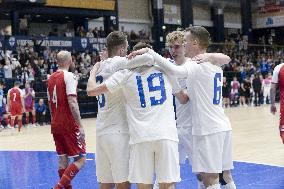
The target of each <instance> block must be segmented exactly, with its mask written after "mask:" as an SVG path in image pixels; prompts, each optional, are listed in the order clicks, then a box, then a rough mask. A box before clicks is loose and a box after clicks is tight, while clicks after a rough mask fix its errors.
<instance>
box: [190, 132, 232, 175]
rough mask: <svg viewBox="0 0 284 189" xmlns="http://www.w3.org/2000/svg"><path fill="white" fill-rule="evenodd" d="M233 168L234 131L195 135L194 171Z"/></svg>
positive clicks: (214, 170)
mask: <svg viewBox="0 0 284 189" xmlns="http://www.w3.org/2000/svg"><path fill="white" fill-rule="evenodd" d="M233 168H234V167H233V160H232V131H226V132H219V133H214V134H211V135H204V136H193V154H192V172H194V173H200V172H203V173H221V172H222V171H224V170H230V169H233Z"/></svg>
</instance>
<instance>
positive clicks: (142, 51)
mask: <svg viewBox="0 0 284 189" xmlns="http://www.w3.org/2000/svg"><path fill="white" fill-rule="evenodd" d="M148 51H149V48H143V49H140V50H137V51H133V52H132V53H130V54H129V55H128V56H127V58H128V59H132V58H135V57H136V56H138V55H142V54H145V53H147V52H148Z"/></svg>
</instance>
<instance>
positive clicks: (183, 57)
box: [174, 56, 186, 65]
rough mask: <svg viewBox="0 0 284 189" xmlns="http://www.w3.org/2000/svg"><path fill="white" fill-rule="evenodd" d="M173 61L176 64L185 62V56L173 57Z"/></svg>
mask: <svg viewBox="0 0 284 189" xmlns="http://www.w3.org/2000/svg"><path fill="white" fill-rule="evenodd" d="M174 61H175V63H176V64H177V65H182V64H183V63H185V61H186V57H185V56H181V57H177V58H175V60H174Z"/></svg>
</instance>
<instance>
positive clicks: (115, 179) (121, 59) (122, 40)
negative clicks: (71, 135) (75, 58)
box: [87, 32, 152, 189]
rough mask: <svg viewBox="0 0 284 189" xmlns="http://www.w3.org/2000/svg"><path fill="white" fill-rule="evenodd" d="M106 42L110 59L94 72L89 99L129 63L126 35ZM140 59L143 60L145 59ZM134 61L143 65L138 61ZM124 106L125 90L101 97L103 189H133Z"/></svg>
mask: <svg viewBox="0 0 284 189" xmlns="http://www.w3.org/2000/svg"><path fill="white" fill-rule="evenodd" d="M106 40H107V51H108V57H109V58H107V59H106V60H105V61H103V62H101V63H100V64H99V66H98V65H97V66H95V67H94V69H93V70H92V72H91V75H90V78H89V81H88V88H87V92H88V95H89V96H93V93H92V89H93V88H94V87H96V82H98V83H102V82H103V81H105V80H106V79H108V78H109V77H110V76H111V75H112V74H113V73H114V72H115V71H116V68H118V67H121V65H122V64H125V65H126V63H127V59H126V58H125V56H126V53H127V47H128V42H127V38H126V36H125V35H124V34H123V33H122V32H112V33H110V34H109V35H108V36H107V38H106ZM144 57H146V59H145V58H144V59H143V61H142V63H143V64H145V61H144V60H146V61H147V56H144ZM148 57H149V56H148ZM137 58H138V60H139V58H140V59H141V57H137ZM148 60H152V58H151V57H150V59H149V58H148ZM133 61H136V62H138V63H139V61H137V59H135V60H134V59H133ZM130 65H131V66H133V63H131V62H130ZM97 69H99V70H97ZM124 103H125V102H124V96H123V93H122V90H117V91H116V92H114V93H105V94H103V95H100V96H99V97H98V115H97V122H96V136H97V137H96V175H97V180H98V182H99V183H100V188H103V189H111V188H112V186H113V184H112V183H115V184H116V186H117V188H119V189H124V188H129V187H130V185H129V183H128V169H129V166H128V165H129V131H128V124H127V120H126V110H125V105H124Z"/></svg>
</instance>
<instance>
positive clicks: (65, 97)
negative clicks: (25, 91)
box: [48, 51, 86, 189]
mask: <svg viewBox="0 0 284 189" xmlns="http://www.w3.org/2000/svg"><path fill="white" fill-rule="evenodd" d="M57 64H58V70H57V71H56V72H55V73H53V74H52V75H51V76H50V78H49V79H48V99H49V106H50V111H51V112H50V113H51V133H52V134H53V139H54V142H55V146H56V152H57V154H58V156H59V169H58V174H59V177H60V180H59V182H58V183H57V184H56V186H55V189H63V188H65V189H71V188H72V185H71V180H72V179H73V178H74V177H75V175H76V174H77V173H78V172H79V170H80V169H81V167H82V166H83V165H84V164H85V161H86V156H85V155H86V149H85V146H86V145H85V133H84V129H83V126H82V123H81V117H80V111H79V106H78V102H77V92H76V90H77V80H76V77H75V75H74V74H73V73H71V72H68V70H69V69H74V67H75V65H74V63H73V62H72V57H71V53H70V52H68V51H60V52H59V53H58V54H57ZM68 157H69V158H74V162H73V163H72V164H68Z"/></svg>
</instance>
